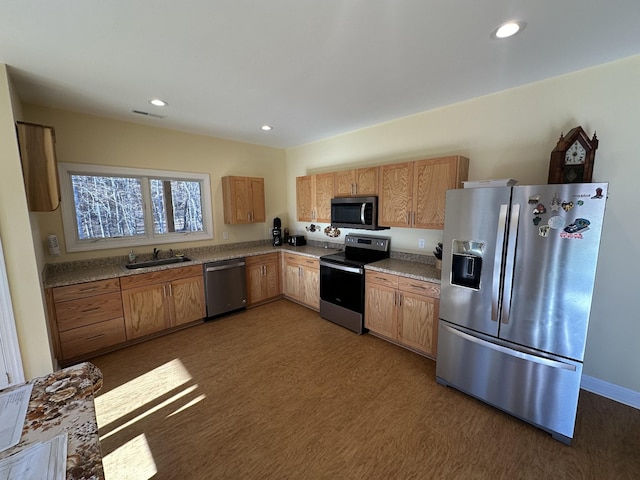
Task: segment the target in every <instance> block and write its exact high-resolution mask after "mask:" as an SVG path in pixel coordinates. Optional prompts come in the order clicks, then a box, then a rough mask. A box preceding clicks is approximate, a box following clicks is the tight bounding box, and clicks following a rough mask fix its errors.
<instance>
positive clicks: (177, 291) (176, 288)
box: [169, 275, 206, 326]
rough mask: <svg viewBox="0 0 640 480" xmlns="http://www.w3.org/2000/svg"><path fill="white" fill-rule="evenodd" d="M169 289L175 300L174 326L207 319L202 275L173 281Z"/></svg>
mask: <svg viewBox="0 0 640 480" xmlns="http://www.w3.org/2000/svg"><path fill="white" fill-rule="evenodd" d="M169 288H170V294H171V298H172V300H173V312H172V313H173V325H175V326H177V325H182V324H184V323H189V322H194V321H196V320H201V319H203V318H204V317H206V307H205V301H204V277H203V276H202V275H200V276H198V277H192V278H184V279H181V280H176V281H173V282H171V283H170V284H169Z"/></svg>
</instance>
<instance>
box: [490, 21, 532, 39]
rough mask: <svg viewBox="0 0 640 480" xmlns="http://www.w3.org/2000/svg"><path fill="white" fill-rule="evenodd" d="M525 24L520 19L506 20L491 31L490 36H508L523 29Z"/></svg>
mask: <svg viewBox="0 0 640 480" xmlns="http://www.w3.org/2000/svg"><path fill="white" fill-rule="evenodd" d="M526 25H527V24H526V23H525V22H520V21H511V22H506V23H503V24H502V25H500V26H499V27H498V28H496V29H495V30H494V31H493V32H491V38H509V37H512V36H514V35H515V34H516V33H518V32H521V31H522V30H524V27H525V26H526Z"/></svg>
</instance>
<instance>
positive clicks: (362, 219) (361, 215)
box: [360, 202, 367, 225]
mask: <svg viewBox="0 0 640 480" xmlns="http://www.w3.org/2000/svg"><path fill="white" fill-rule="evenodd" d="M366 208H367V203H366V202H362V207H360V223H362V225H364V224H365V223H364V211H365V209H366Z"/></svg>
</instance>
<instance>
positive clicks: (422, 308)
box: [365, 271, 440, 358]
mask: <svg viewBox="0 0 640 480" xmlns="http://www.w3.org/2000/svg"><path fill="white" fill-rule="evenodd" d="M365 285H366V288H365V327H366V328H368V329H369V330H370V331H371V332H373V333H375V334H378V335H380V336H382V337H385V338H387V339H389V340H391V341H393V342H394V343H398V344H399V345H402V346H405V347H407V348H410V349H411V350H414V351H416V352H419V353H422V354H424V355H427V356H429V357H433V358H435V357H436V354H437V351H436V349H437V345H438V341H437V334H438V309H439V305H440V300H439V298H440V285H438V284H435V283H431V282H425V281H422V280H414V279H411V278H407V277H402V276H398V275H392V274H387V273H378V272H370V271H367V272H365Z"/></svg>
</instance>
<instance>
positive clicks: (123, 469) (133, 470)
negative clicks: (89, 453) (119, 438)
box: [102, 434, 158, 480]
mask: <svg viewBox="0 0 640 480" xmlns="http://www.w3.org/2000/svg"><path fill="white" fill-rule="evenodd" d="M102 464H103V466H104V475H105V478H114V479H115V478H117V479H118V480H149V479H150V478H153V477H154V476H155V475H156V473H158V471H157V469H156V463H155V461H154V460H153V454H152V453H151V450H150V449H149V444H148V443H147V439H146V437H145V436H144V434H141V435H138V436H137V437H135V438H133V439H131V440H130V441H128V442H127V443H125V444H124V445H121V446H120V447H118V448H117V449H116V450H114V451H113V452H111V453H110V454H109V455H107V456H106V457H104V458H103V459H102Z"/></svg>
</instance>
